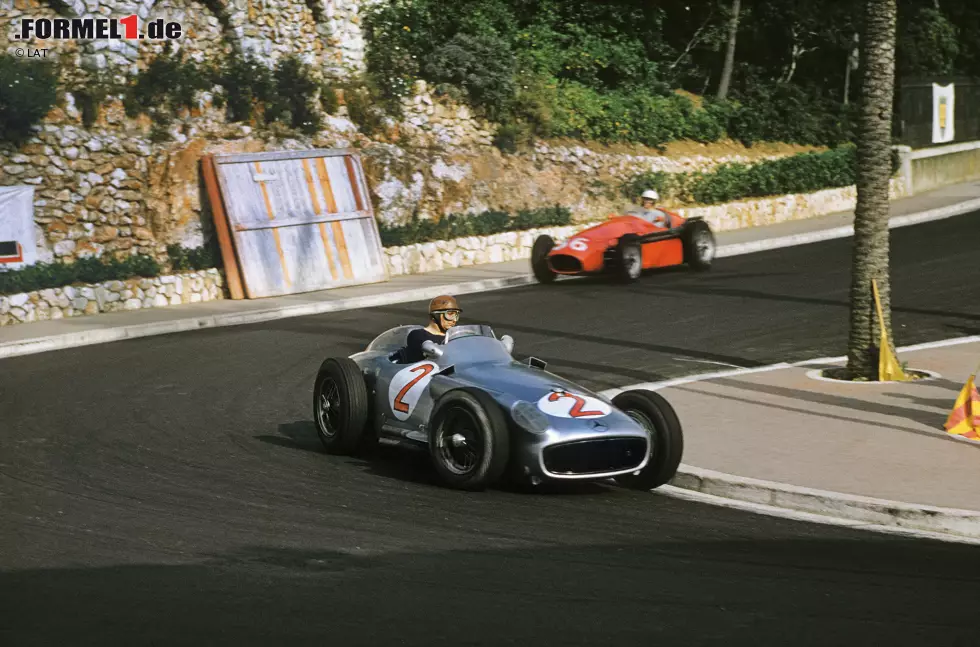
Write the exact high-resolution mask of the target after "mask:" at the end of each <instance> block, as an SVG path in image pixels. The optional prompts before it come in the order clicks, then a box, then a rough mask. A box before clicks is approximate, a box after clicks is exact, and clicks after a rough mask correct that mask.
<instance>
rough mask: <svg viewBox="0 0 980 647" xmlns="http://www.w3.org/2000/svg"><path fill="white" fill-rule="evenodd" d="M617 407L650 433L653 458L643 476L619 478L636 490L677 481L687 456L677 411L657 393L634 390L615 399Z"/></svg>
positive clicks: (622, 482)
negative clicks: (684, 457)
mask: <svg viewBox="0 0 980 647" xmlns="http://www.w3.org/2000/svg"><path fill="white" fill-rule="evenodd" d="M612 402H613V405H614V406H615V407H616V408H617V409H619V410H621V411H623V412H624V413H626V415H628V416H630V417H631V418H633V419H634V420H636V421H637V422H638V423H640V425H642V426H643V427H644V428H646V429H647V431H649V432H650V459H649V461H648V462H647V464H646V467H644V468H643V469H642V470H641V471H640V473H639V474H636V475H634V474H624V475H623V476H617V477H616V482H617V483H619V484H620V485H622V486H624V487H628V488H631V489H634V490H652V489H654V488H657V487H660V486H661V485H663V484H664V483H667V482H669V481H670V479H672V478H674V475H675V474H676V473H677V468H678V466H680V464H681V455H682V454H683V453H684V435H683V432H682V430H681V422H680V420H679V419H678V417H677V412H675V411H674V408H673V407H672V406H670V403H669V402H667V400H666V399H665V398H664V397H663V396H662V395H660V394H659V393H655V392H654V391H647V390H645V389H632V390H630V391H625V392H623V393H620V394H619V395H617V396H616V397H615V398H613V401H612Z"/></svg>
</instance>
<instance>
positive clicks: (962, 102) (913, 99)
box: [895, 77, 980, 149]
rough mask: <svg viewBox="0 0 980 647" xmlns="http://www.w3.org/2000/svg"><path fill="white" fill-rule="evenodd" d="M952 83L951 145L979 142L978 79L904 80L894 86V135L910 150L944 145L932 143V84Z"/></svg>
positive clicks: (979, 88)
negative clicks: (953, 92)
mask: <svg viewBox="0 0 980 647" xmlns="http://www.w3.org/2000/svg"><path fill="white" fill-rule="evenodd" d="M933 83H936V84H938V85H949V84H950V83H953V84H954V87H955V93H956V102H955V111H954V114H953V125H954V139H953V142H969V141H977V140H980V79H973V78H967V77H944V78H930V79H924V78H905V79H902V80H901V81H900V82H899V83H898V85H897V87H896V93H895V95H896V101H895V104H896V105H895V108H896V114H895V136H896V138H897V139H898V143H900V144H904V145H906V146H911V147H912V148H914V149H918V148H928V147H931V146H941V145H947V144H949V143H952V142H944V143H943V144H939V143H933V141H932V125H933V95H932V84H933Z"/></svg>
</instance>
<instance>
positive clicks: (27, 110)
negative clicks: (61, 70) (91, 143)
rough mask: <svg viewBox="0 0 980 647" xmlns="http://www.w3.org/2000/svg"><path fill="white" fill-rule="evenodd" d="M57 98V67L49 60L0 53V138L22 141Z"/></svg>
mask: <svg viewBox="0 0 980 647" xmlns="http://www.w3.org/2000/svg"><path fill="white" fill-rule="evenodd" d="M57 100H58V69H57V67H56V66H55V65H54V64H53V63H50V62H46V61H21V60H18V59H17V58H16V57H14V56H11V55H9V54H2V53H0V142H9V143H12V144H14V145H15V146H19V145H21V144H23V143H24V142H26V141H27V140H28V139H30V137H31V135H32V133H33V129H34V127H35V126H36V125H38V124H39V123H40V122H41V120H42V119H43V118H44V116H45V115H47V114H48V112H50V111H51V109H52V108H53V107H54V106H55V104H56V103H57Z"/></svg>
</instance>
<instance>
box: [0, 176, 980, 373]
mask: <svg viewBox="0 0 980 647" xmlns="http://www.w3.org/2000/svg"><path fill="white" fill-rule="evenodd" d="M891 208H892V211H891V224H890V226H892V227H894V226H907V225H911V224H916V223H917V222H924V221H928V220H937V219H940V218H945V217H950V216H955V215H959V214H963V213H968V212H971V211H977V210H980V182H969V183H964V184H958V185H954V186H949V187H944V188H942V189H939V190H936V191H933V192H931V193H928V194H922V195H918V196H914V197H912V198H905V199H903V200H896V201H894V202H892V203H891ZM853 219H854V214H853V213H852V212H844V213H839V214H831V215H829V216H824V217H822V218H810V219H806V220H798V221H790V222H785V223H780V224H776V225H770V226H767V227H751V228H745V229H737V230H732V231H722V232H718V233H717V234H716V238H717V243H718V250H717V256H718V257H719V258H723V257H726V256H735V255H739V254H748V253H752V252H757V251H762V250H765V249H775V248H779V247H788V246H791V245H801V244H806V243H811V242H817V241H820V240H828V239H831V238H842V237H846V236H849V235H851V234H852V233H853V229H852V227H851V223H852V222H853ZM559 280H574V279H559ZM533 282H534V278H533V276H531V274H530V266H529V264H528V261H527V260H518V261H509V262H506V263H491V264H485V265H475V266H469V267H461V268H457V269H451V270H441V271H438V272H429V273H426V274H413V275H408V276H398V277H395V278H393V279H391V280H389V281H387V282H384V283H375V284H371V285H359V286H353V287H347V288H338V289H334V290H324V291H320V292H310V293H305V294H297V295H291V296H286V297H273V298H266V299H256V300H248V299H245V300H240V301H232V300H220V301H208V302H204V303H196V304H186V305H179V306H169V307H165V308H150V309H147V310H136V311H133V312H114V313H106V314H99V315H92V316H86V317H70V318H67V319H59V320H55V321H41V322H35V323H29V324H18V325H15V326H4V327H2V328H0V359H2V358H4V357H13V356H17V355H27V354H31V353H40V352H46V351H52V350H59V349H63V348H72V347H76V346H84V345H89V344H100V343H107V342H112V341H119V340H122V339H133V338H136V337H145V336H150V335H163V334H170V333H176V332H183V331H187V330H198V329H201V328H211V327H217V326H235V325H241V324H250V323H260V322H263V321H272V320H275V319H284V318H287V317H301V316H305V315H312V314H320V313H324V312H334V311H338V310H350V309H355V308H368V307H373V306H380V305H389V304H393V303H406V302H410V301H421V300H425V299H431V298H432V297H434V296H437V295H439V294H442V293H446V292H450V293H453V294H467V293H472V292H483V291H488V290H497V289H501V288H506V287H513V286H517V285H527V284H530V283H533Z"/></svg>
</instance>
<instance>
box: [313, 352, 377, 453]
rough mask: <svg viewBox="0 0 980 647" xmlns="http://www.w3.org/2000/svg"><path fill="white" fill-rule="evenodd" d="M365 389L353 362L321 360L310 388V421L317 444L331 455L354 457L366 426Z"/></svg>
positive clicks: (335, 359)
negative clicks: (316, 437) (314, 425)
mask: <svg viewBox="0 0 980 647" xmlns="http://www.w3.org/2000/svg"><path fill="white" fill-rule="evenodd" d="M368 412H369V402H368V391H367V385H366V384H365V383H364V378H363V377H362V376H361V371H360V369H359V368H358V366H357V364H356V363H355V362H354V360H352V359H350V358H348V357H340V358H336V357H331V358H328V359H326V360H324V362H323V364H321V365H320V370H319V371H318V372H317V376H316V382H315V383H314V386H313V420H314V421H315V422H316V430H317V435H318V436H319V437H320V442H322V443H323V446H324V447H325V448H326V450H327V451H328V452H329V453H331V454H353V453H354V452H355V451H356V450H358V449H359V448H360V447H359V446H360V445H361V444H362V440H363V439H364V436H365V427H366V426H367V422H368Z"/></svg>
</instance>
